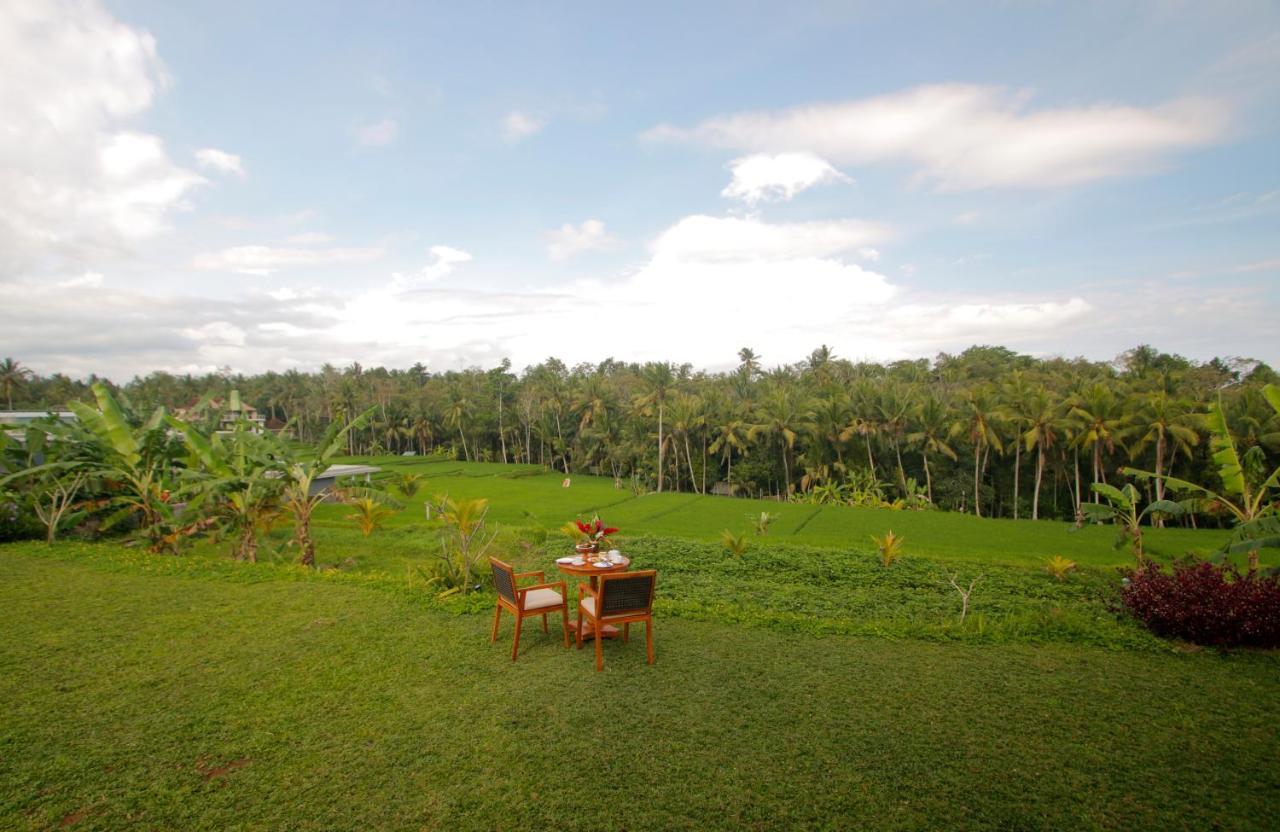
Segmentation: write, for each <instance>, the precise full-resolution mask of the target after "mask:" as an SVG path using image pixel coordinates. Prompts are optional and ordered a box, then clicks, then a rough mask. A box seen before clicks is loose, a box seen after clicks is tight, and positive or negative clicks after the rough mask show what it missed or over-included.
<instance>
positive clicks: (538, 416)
mask: <svg viewBox="0 0 1280 832" xmlns="http://www.w3.org/2000/svg"><path fill="white" fill-rule="evenodd" d="M739 359H740V363H739V365H738V367H737V368H736V369H735V370H733V371H730V372H723V373H708V372H702V371H694V370H693V369H692V368H691V367H690V366H689V365H674V364H669V363H648V364H643V365H640V364H634V363H623V362H619V361H615V360H612V359H609V360H606V361H603V362H601V363H599V364H581V365H578V366H575V367H567V366H565V365H564V364H563V363H562V362H560V361H558V360H555V359H549V360H547V361H545V362H543V363H541V364H538V365H537V366H534V367H529V368H526V369H525V370H524V371H523V372H521V373H514V372H512V370H511V367H510V364H509V363H508V362H505V361H504V362H503V364H502V365H500V366H498V367H495V368H493V369H489V370H484V369H478V368H477V369H469V370H465V371H448V372H441V373H432V372H429V371H428V370H427V368H426V367H424V366H423V365H421V364H417V365H414V366H413V367H411V368H409V369H407V370H389V369H385V368H382V367H376V368H371V369H369V368H364V367H361V366H360V365H359V364H353V365H351V366H349V367H346V368H342V369H339V368H337V367H333V366H330V365H326V366H324V367H322V368H321V369H320V370H319V371H318V372H314V373H303V372H298V371H293V370H290V371H287V372H284V373H276V372H268V373H264V374H260V375H254V376H245V375H239V374H232V373H230V372H224V373H221V374H209V375H204V376H190V375H187V376H176V375H172V374H169V373H162V372H157V373H152V374H150V375H148V376H145V377H135V378H134V379H132V380H131V381H129V382H128V383H126V384H123V385H120V386H116V385H110V383H108V385H109V386H110V387H111V388H112V390H113V391H115V392H116V393H117V394H118V395H121V396H122V397H124V398H125V399H126V400H127V401H129V402H130V403H131V404H132V406H133V407H134V408H136V409H137V410H138V411H139V412H146V411H148V410H150V409H151V408H153V407H155V406H158V405H165V406H167V407H169V408H171V409H173V408H182V407H185V406H188V405H190V404H192V403H193V402H195V401H197V400H199V399H201V398H202V397H208V396H210V395H212V396H226V395H227V393H228V392H229V391H230V390H232V389H238V390H239V391H240V393H241V395H242V397H243V398H244V399H245V400H246V401H248V402H250V403H252V404H253V405H254V406H256V407H257V408H259V410H260V411H262V412H263V413H264V414H265V415H267V416H269V417H270V418H272V419H273V420H276V421H278V422H281V423H285V422H287V423H289V424H290V425H291V426H292V430H293V431H294V432H295V433H296V435H297V437H298V438H299V439H302V440H304V441H308V442H312V441H316V440H318V439H319V438H320V437H321V436H323V435H324V433H325V431H326V429H327V428H328V427H329V426H330V425H331V424H333V423H334V422H335V421H337V422H346V421H349V420H351V419H352V418H354V417H355V416H356V415H357V414H360V413H362V412H364V411H365V410H367V409H369V408H373V412H372V418H370V419H369V420H368V421H367V423H366V424H364V425H362V426H361V427H360V428H359V429H357V430H352V431H350V432H349V433H348V434H347V435H346V442H347V448H346V450H347V451H348V452H349V453H351V454H379V453H405V452H414V453H419V454H427V453H438V452H444V453H449V454H452V455H455V456H456V457H457V458H459V459H464V460H487V461H499V462H512V463H530V464H538V465H545V466H550V467H554V468H555V469H557V470H563V471H564V472H565V473H566V474H572V473H579V472H585V473H593V474H603V475H606V476H612V477H614V478H616V479H618V480H619V481H620V482H622V483H625V484H628V485H630V486H632V487H635V488H637V489H639V488H643V489H656V490H662V491H670V490H683V491H692V492H700V493H707V492H712V491H718V492H720V493H724V492H726V491H729V490H732V493H734V494H750V495H779V496H781V495H790V498H792V499H805V500H812V501H815V502H854V503H864V504H865V503H868V502H870V503H876V502H877V501H879V502H896V503H898V504H907V505H927V504H928V503H933V504H934V505H936V506H938V507H940V508H944V509H949V510H957V511H967V512H974V513H979V514H981V515H983V516H1001V517H1058V518H1071V517H1073V516H1075V515H1076V514H1077V513H1078V511H1079V506H1080V503H1081V501H1082V500H1084V501H1088V500H1089V499H1090V495H1089V491H1090V486H1091V484H1092V483H1095V482H1101V483H1114V482H1118V481H1120V480H1121V479H1122V476H1121V475H1120V473H1119V469H1120V468H1122V467H1124V466H1129V465H1132V466H1135V467H1139V468H1145V469H1148V470H1153V471H1156V472H1160V473H1165V474H1172V475H1175V476H1180V477H1184V478H1186V479H1190V480H1193V481H1196V482H1212V481H1213V480H1214V478H1215V477H1216V476H1217V474H1216V473H1215V471H1216V469H1215V467H1214V465H1213V463H1212V460H1211V458H1210V450H1209V447H1208V443H1207V442H1206V441H1204V440H1205V438H1206V436H1207V428H1206V425H1205V422H1204V415H1205V414H1206V413H1207V412H1208V409H1209V406H1210V405H1211V404H1212V403H1214V402H1216V401H1217V400H1218V399H1219V398H1220V397H1221V398H1222V400H1223V402H1224V405H1225V407H1226V410H1227V412H1229V413H1230V422H1231V429H1232V431H1233V432H1234V434H1235V437H1236V440H1237V442H1238V444H1239V447H1240V449H1241V451H1242V453H1249V452H1250V449H1254V448H1256V449H1257V450H1256V451H1252V456H1253V458H1255V459H1257V460H1258V462H1259V464H1263V463H1266V464H1268V467H1270V466H1274V464H1275V461H1276V458H1277V454H1280V423H1278V420H1277V416H1276V414H1275V412H1274V411H1273V410H1272V409H1271V408H1269V407H1268V406H1267V404H1266V402H1265V400H1264V398H1263V396H1262V393H1261V389H1262V387H1263V386H1264V385H1265V384H1268V383H1275V382H1276V381H1277V380H1280V379H1278V378H1277V375H1276V373H1275V372H1274V371H1273V370H1272V369H1271V368H1270V367H1268V366H1267V365H1266V364H1263V363H1260V362H1257V361H1253V360H1246V359H1214V360H1212V361H1208V362H1203V363H1200V362H1195V361H1190V360H1187V359H1185V358H1182V357H1180V356H1177V355H1171V354H1167V353H1162V352H1160V351H1158V350H1156V349H1153V348H1151V347H1148V346H1140V347H1137V348H1135V349H1133V350H1130V351H1128V352H1126V353H1124V354H1123V355H1121V356H1120V357H1118V358H1117V359H1116V360H1115V361H1113V362H1095V361H1087V360H1084V359H1065V358H1049V359H1038V358H1034V357H1031V356H1027V355H1020V354H1018V353H1015V352H1013V351H1010V350H1007V349H1004V348H1001V347H989V346H983V347H973V348H970V349H968V350H966V351H964V352H962V353H960V354H957V355H950V354H945V353H944V354H940V355H938V356H937V357H936V358H935V359H934V360H932V361H930V360H927V359H920V360H915V361H898V362H893V363H889V364H880V363H871V362H852V361H849V360H846V359H843V358H839V357H837V356H835V355H834V354H833V353H832V351H831V350H830V349H829V348H827V347H825V346H824V347H820V348H819V349H817V350H814V352H813V353H812V354H811V355H810V356H809V358H808V359H807V360H805V361H802V362H800V363H798V364H793V365H786V366H780V367H775V368H772V369H766V368H765V366H764V365H763V363H762V359H761V357H760V356H757V355H756V354H755V353H754V352H753V351H752V350H750V349H743V350H741V351H740V352H739ZM94 380H96V379H90V380H88V381H79V380H74V379H70V378H68V377H67V376H65V375H61V374H54V375H52V376H48V377H40V376H36V375H34V374H32V373H30V372H29V371H27V370H26V369H25V368H23V367H22V365H21V364H20V363H19V362H17V361H14V360H13V359H5V361H4V362H3V363H0V393H3V394H4V396H5V397H6V401H8V402H11V403H12V405H13V406H14V407H19V408H23V407H25V408H32V409H37V408H38V409H46V408H49V409H60V408H62V407H64V406H66V404H67V403H68V402H69V401H73V400H81V401H86V400H90V399H91V395H90V393H89V383H90V382H91V381H94ZM1142 487H1143V488H1144V489H1145V490H1146V491H1148V492H1149V494H1148V495H1147V496H1148V498H1149V499H1159V498H1160V497H1161V496H1162V494H1161V493H1158V492H1159V491H1160V490H1161V489H1162V488H1163V484H1162V482H1161V481H1160V480H1158V479H1157V480H1154V481H1148V482H1146V483H1144V484H1143V485H1142ZM1201 519H1202V521H1203V519H1204V518H1201Z"/></svg>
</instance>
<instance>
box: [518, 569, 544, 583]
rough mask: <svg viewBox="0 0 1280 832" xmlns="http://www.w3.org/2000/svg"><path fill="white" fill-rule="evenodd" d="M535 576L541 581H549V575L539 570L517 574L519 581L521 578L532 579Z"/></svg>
mask: <svg viewBox="0 0 1280 832" xmlns="http://www.w3.org/2000/svg"><path fill="white" fill-rule="evenodd" d="M535 576H536V577H537V579H538V580H540V581H545V580H546V579H547V573H546V572H543V571H542V570H538V571H537V572H517V573H516V580H517V581H518V580H520V579H521V578H532V577H535Z"/></svg>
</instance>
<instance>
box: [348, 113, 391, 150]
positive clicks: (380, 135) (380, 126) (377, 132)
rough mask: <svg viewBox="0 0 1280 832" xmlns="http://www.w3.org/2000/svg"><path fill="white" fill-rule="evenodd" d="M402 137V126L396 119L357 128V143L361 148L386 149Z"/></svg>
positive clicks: (383, 120) (387, 119)
mask: <svg viewBox="0 0 1280 832" xmlns="http://www.w3.org/2000/svg"><path fill="white" fill-rule="evenodd" d="M399 136H400V125H399V124H397V123H396V121H395V119H390V118H384V119H382V120H381V121H375V122H373V123H372V124H362V125H360V126H359V127H357V128H356V142H357V143H358V144H359V145H360V146H361V147H386V146H387V145H390V144H394V143H395V141H396V139H397V138H399Z"/></svg>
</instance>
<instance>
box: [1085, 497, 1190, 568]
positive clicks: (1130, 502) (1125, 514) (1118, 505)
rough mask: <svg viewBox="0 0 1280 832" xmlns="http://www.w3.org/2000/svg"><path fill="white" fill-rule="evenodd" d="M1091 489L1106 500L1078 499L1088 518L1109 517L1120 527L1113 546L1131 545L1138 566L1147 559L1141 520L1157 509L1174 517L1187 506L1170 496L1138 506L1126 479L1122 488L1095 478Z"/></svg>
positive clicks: (1099, 518)
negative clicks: (1083, 501)
mask: <svg viewBox="0 0 1280 832" xmlns="http://www.w3.org/2000/svg"><path fill="white" fill-rule="evenodd" d="M1092 490H1093V493H1095V494H1097V495H1098V496H1100V497H1102V498H1103V499H1104V500H1105V501H1106V502H1103V503H1081V504H1080V510H1081V511H1082V512H1084V515H1085V517H1088V518H1089V519H1091V520H1097V521H1103V520H1110V521H1111V522H1113V523H1115V526H1116V529H1117V530H1118V531H1119V534H1118V535H1117V537H1116V543H1115V546H1116V548H1117V549H1119V548H1121V547H1122V546H1124V544H1125V543H1126V542H1128V543H1129V544H1130V545H1132V547H1133V556H1134V557H1135V558H1136V559H1137V561H1138V566H1139V568H1141V567H1144V566H1145V565H1146V562H1147V557H1146V553H1145V552H1144V551H1143V546H1142V521H1143V520H1145V519H1147V518H1148V517H1150V516H1151V515H1153V514H1156V513H1160V514H1168V515H1171V516H1174V517H1177V516H1179V515H1181V514H1182V513H1183V512H1184V511H1185V510H1186V509H1185V507H1184V506H1183V505H1182V504H1181V503H1175V502H1174V501H1173V500H1154V501H1152V502H1151V503H1148V504H1147V507H1146V508H1144V509H1141V510H1139V508H1138V505H1139V503H1140V501H1141V498H1140V496H1139V494H1138V489H1136V488H1134V487H1133V483H1125V485H1124V487H1123V488H1116V487H1115V486H1114V485H1108V484H1106V483H1105V482H1095V483H1094V484H1093V486H1092Z"/></svg>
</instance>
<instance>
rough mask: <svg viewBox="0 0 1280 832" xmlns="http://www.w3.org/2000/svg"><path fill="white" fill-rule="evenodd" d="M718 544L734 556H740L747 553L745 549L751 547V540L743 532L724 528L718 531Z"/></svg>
mask: <svg viewBox="0 0 1280 832" xmlns="http://www.w3.org/2000/svg"><path fill="white" fill-rule="evenodd" d="M720 545H721V546H723V547H724V549H725V551H726V552H728V553H729V554H731V555H733V556H734V557H735V558H740V557H742V556H743V555H745V554H746V553H747V549H749V548H751V541H750V540H748V539H747V536H746V535H745V534H734V533H733V532H731V531H729V530H728V529H725V530H724V531H722V532H720Z"/></svg>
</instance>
